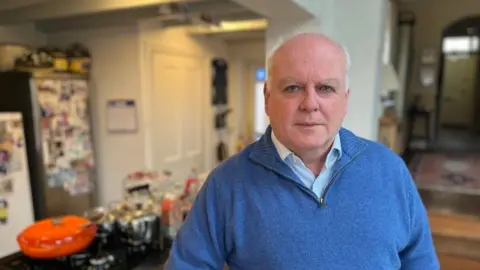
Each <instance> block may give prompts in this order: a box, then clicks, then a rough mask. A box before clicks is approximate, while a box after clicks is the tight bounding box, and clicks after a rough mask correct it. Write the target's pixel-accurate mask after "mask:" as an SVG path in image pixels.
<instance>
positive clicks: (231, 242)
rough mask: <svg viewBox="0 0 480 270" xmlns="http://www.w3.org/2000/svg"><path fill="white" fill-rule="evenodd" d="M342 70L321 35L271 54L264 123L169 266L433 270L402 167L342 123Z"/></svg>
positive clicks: (203, 198) (188, 225)
mask: <svg viewBox="0 0 480 270" xmlns="http://www.w3.org/2000/svg"><path fill="white" fill-rule="evenodd" d="M348 66H349V59H348V54H347V53H346V50H344V49H342V47H340V46H339V45H338V44H336V43H335V42H333V41H332V40H330V39H329V38H327V37H326V36H324V35H320V34H308V33H307V34H299V35H296V36H295V37H293V38H291V39H289V40H287V41H286V42H285V43H283V44H282V45H281V46H280V47H279V48H278V49H276V50H275V52H274V53H273V55H272V56H271V57H270V58H269V67H268V72H269V77H268V79H267V83H266V85H265V107H266V113H267V115H268V116H269V118H270V123H271V127H269V128H268V129H267V131H266V133H265V135H264V136H263V137H262V138H261V139H260V140H259V141H258V142H256V143H254V144H252V145H250V146H248V147H247V148H246V149H245V150H243V151H242V152H241V153H239V154H238V155H236V156H234V157H232V158H230V159H229V160H227V161H226V162H224V163H223V164H221V165H220V166H218V167H217V168H216V169H215V170H214V171H213V172H212V173H211V174H210V176H209V179H208V180H207V181H206V183H205V185H204V186H203V188H202V190H201V192H200V193H199V194H198V197H197V199H196V202H195V204H194V206H193V209H192V211H191V212H190V214H189V216H188V218H187V220H186V221H185V224H184V225H183V227H182V228H181V230H180V231H179V233H178V234H177V237H176V239H175V241H174V243H173V247H172V250H171V254H170V258H169V260H168V262H167V264H166V268H165V269H175V270H190V269H222V267H223V264H224V263H227V264H228V265H229V267H230V269H232V270H236V269H245V270H247V269H248V270H255V269H259V270H260V269H261V270H269V269H271V270H283V269H285V270H291V269H302V270H304V269H329V270H332V269H342V270H346V269H349V270H350V269H355V270H359V269H360V270H361V269H365V270H372V269H408V270H410V269H421V270H432V269H439V265H438V260H437V257H436V254H435V250H434V247H433V243H432V238H431V233H430V229H429V224H428V219H427V214H426V210H425V208H424V206H423V204H422V202H421V200H420V197H419V194H418V192H417V190H416V187H415V185H414V183H413V181H412V179H411V176H410V174H409V171H408V170H407V168H406V166H405V163H404V162H403V161H402V160H401V159H400V158H399V157H398V156H397V155H395V154H394V153H393V152H391V151H390V150H388V149H387V148H386V147H384V146H382V145H380V144H377V143H375V142H371V141H368V140H365V139H361V138H359V137H357V136H355V135H354V134H353V133H352V132H350V131H348V130H346V129H343V128H341V124H342V121H343V119H344V117H345V114H346V112H347V100H348V96H349V92H350V90H349V89H348V68H349V67H348Z"/></svg>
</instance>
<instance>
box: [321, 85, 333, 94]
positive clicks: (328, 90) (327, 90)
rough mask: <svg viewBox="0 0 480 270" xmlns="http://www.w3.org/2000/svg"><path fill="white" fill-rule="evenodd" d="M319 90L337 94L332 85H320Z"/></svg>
mask: <svg viewBox="0 0 480 270" xmlns="http://www.w3.org/2000/svg"><path fill="white" fill-rule="evenodd" d="M317 89H318V90H320V91H322V92H327V93H328V92H335V88H333V87H332V86H330V85H326V84H324V85H320V86H319V87H318V88H317Z"/></svg>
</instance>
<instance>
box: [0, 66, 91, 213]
mask: <svg viewBox="0 0 480 270" xmlns="http://www.w3.org/2000/svg"><path fill="white" fill-rule="evenodd" d="M88 90H89V89H88V78H87V77H86V75H82V74H66V73H49V72H42V73H40V72H16V71H15V72H13V71H12V72H1V73H0V112H19V113H21V115H22V119H23V129H24V133H25V145H26V153H27V162H28V169H29V178H30V187H31V199H32V203H33V210H34V217H35V220H40V219H43V218H47V217H56V216H62V215H68V214H75V215H83V213H84V212H85V211H86V210H88V209H90V208H92V207H94V206H95V204H96V192H94V191H95V183H96V180H95V167H94V153H93V147H92V145H93V141H92V136H91V134H92V133H91V132H92V128H91V119H90V113H89V106H88V103H89V98H88V97H89V96H88V94H89V93H88V92H89V91H88Z"/></svg>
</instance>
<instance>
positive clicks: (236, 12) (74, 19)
mask: <svg viewBox="0 0 480 270" xmlns="http://www.w3.org/2000/svg"><path fill="white" fill-rule="evenodd" d="M0 7H1V8H0V25H8V24H17V23H25V22H28V23H34V24H35V25H36V27H37V29H38V30H39V31H41V32H44V33H47V34H49V33H56V32H65V31H73V30H78V29H89V28H91V29H94V28H104V27H114V26H116V27H118V26H122V25H136V23H137V22H138V21H140V20H144V19H156V20H158V21H161V22H162V25H164V26H175V25H195V26H198V25H205V24H209V25H211V24H210V23H218V22H220V21H245V20H258V19H263V18H262V16H260V15H258V14H257V13H255V12H253V11H251V10H249V9H247V8H245V7H243V6H241V5H239V4H237V3H235V2H233V1H230V0H135V1H133V0H75V1H72V0H0ZM172 7H173V10H172ZM179 8H180V10H178V9H179ZM161 10H163V13H161ZM227 32H228V33H225V31H220V32H218V31H216V32H211V33H207V32H205V33H203V34H210V35H215V36H216V37H220V38H222V39H228V40H235V39H245V38H258V36H259V35H261V36H263V35H264V29H263V30H262V29H258V28H257V29H255V30H254V31H248V30H246V29H245V28H243V29H238V30H229V31H227ZM250 32H251V33H250Z"/></svg>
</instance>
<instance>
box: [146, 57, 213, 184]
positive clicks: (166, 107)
mask: <svg viewBox="0 0 480 270" xmlns="http://www.w3.org/2000/svg"><path fill="white" fill-rule="evenodd" d="M153 57H154V58H153V70H152V71H153V74H154V76H153V78H152V79H153V81H152V82H153V89H152V90H153V91H152V94H153V95H152V100H151V102H152V104H151V106H152V108H153V110H152V114H153V115H152V117H151V119H153V123H152V131H153V137H152V142H153V144H152V146H153V151H152V154H153V162H154V166H155V168H157V169H162V170H163V169H166V170H170V171H172V173H173V176H174V178H175V179H179V180H182V179H185V178H186V177H187V176H188V174H189V172H190V171H191V169H192V168H196V169H197V170H200V171H203V170H204V159H205V155H204V149H203V147H202V146H203V135H204V130H203V126H204V125H203V117H202V115H203V113H202V100H203V98H202V87H201V85H202V83H201V69H200V61H199V59H195V58H192V57H187V56H180V55H172V54H165V53H162V52H155V53H154V54H153Z"/></svg>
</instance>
